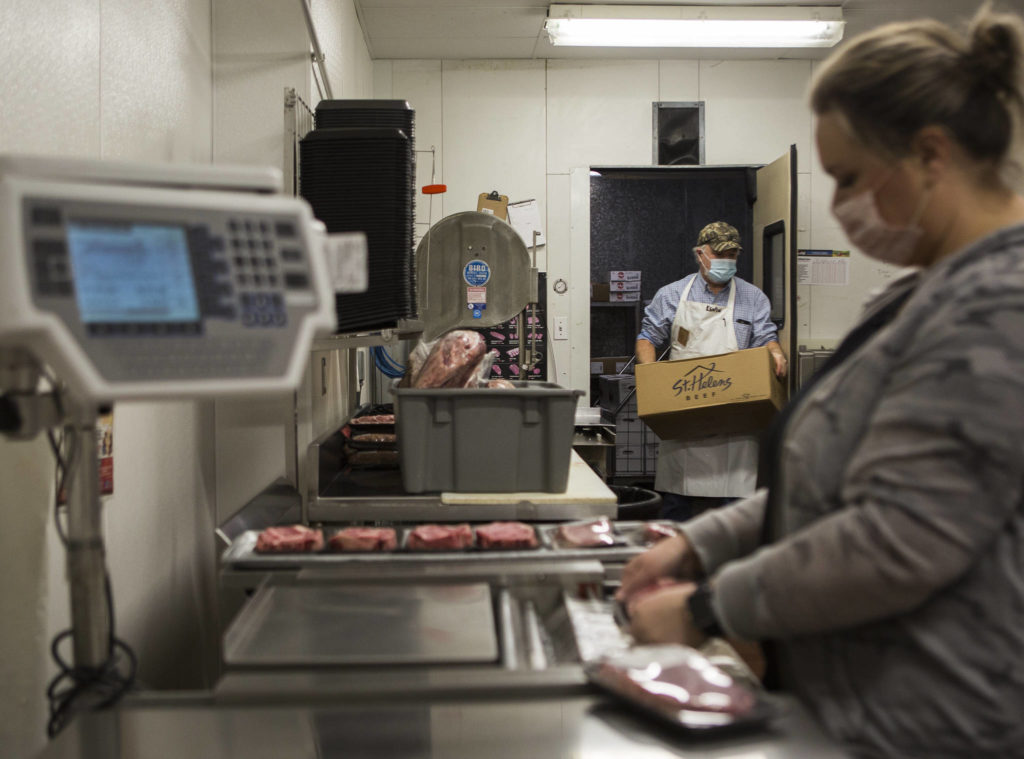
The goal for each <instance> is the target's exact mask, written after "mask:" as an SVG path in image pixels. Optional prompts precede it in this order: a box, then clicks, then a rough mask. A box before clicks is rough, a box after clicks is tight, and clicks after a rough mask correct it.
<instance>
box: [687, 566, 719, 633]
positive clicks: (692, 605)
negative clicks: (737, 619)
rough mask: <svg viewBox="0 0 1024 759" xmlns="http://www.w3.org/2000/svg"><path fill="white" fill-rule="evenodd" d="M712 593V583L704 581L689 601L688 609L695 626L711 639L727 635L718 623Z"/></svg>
mask: <svg viewBox="0 0 1024 759" xmlns="http://www.w3.org/2000/svg"><path fill="white" fill-rule="evenodd" d="M711 593H712V591H711V583H709V582H708V581H707V580H704V581H703V582H701V583H700V584H699V585H697V590H695V591H694V592H693V595H691V596H690V597H689V598H688V599H687V601H686V608H687V611H689V613H690V619H691V620H692V621H693V624H694V626H695V627H696V628H697V629H698V630H700V631H701V632H702V633H704V634H705V635H707V636H708V637H709V638H715V637H721V636H722V635H724V634H725V633H724V631H723V630H722V626H721V625H720V624H719V623H718V617H717V616H716V614H715V608H714V607H713V606H712V605H711Z"/></svg>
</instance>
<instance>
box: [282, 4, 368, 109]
mask: <svg viewBox="0 0 1024 759" xmlns="http://www.w3.org/2000/svg"><path fill="white" fill-rule="evenodd" d="M290 5H292V6H295V5H296V3H295V2H292V3H290ZM310 5H311V8H312V11H313V22H314V24H315V25H316V30H317V36H318V37H319V39H320V46H321V49H322V50H323V51H324V65H325V66H326V67H327V76H328V77H329V78H330V80H331V87H332V88H333V89H334V97H336V98H368V97H371V96H372V92H373V72H372V63H371V61H370V54H369V52H368V51H367V49H366V40H365V39H364V37H363V30H362V28H361V27H360V26H359V19H358V18H357V16H356V9H355V5H354V4H353V2H352V0H312V2H311V3H310Z"/></svg>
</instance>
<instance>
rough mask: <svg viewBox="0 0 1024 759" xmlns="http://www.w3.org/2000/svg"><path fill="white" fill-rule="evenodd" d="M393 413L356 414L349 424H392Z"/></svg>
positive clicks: (393, 421) (368, 425)
mask: <svg viewBox="0 0 1024 759" xmlns="http://www.w3.org/2000/svg"><path fill="white" fill-rule="evenodd" d="M394 423H395V415H394V414H374V415H372V416H357V417H356V418H355V419H353V420H351V421H350V422H349V424H351V425H353V426H355V427H370V426H377V425H380V424H394Z"/></svg>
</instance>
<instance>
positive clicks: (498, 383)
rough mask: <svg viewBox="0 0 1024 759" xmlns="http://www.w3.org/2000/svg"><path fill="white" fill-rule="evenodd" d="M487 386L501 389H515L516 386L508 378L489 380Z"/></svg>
mask: <svg viewBox="0 0 1024 759" xmlns="http://www.w3.org/2000/svg"><path fill="white" fill-rule="evenodd" d="M487 387H492V388H498V389H501V390H515V389H516V386H515V385H513V384H512V383H511V382H509V381H508V380H504V379H492V380H490V381H488V383H487Z"/></svg>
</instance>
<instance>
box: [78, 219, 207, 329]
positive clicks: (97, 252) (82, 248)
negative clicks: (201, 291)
mask: <svg viewBox="0 0 1024 759" xmlns="http://www.w3.org/2000/svg"><path fill="white" fill-rule="evenodd" d="M67 241H68V252H69V254H70V258H71V268H72V271H73V272H74V278H75V295H76V299H77V301H78V310H79V313H80V314H81V318H82V322H83V323H85V324H162V323H181V322H197V321H199V299H198V298H197V296H196V287H195V280H194V278H193V276H192V264H191V260H190V256H189V248H188V238H187V236H186V233H185V228H184V227H182V226H178V225H172V224H138V223H120V224H119V223H117V222H105V221H95V220H88V221H81V220H69V221H68V225H67Z"/></svg>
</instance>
